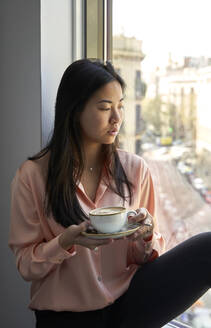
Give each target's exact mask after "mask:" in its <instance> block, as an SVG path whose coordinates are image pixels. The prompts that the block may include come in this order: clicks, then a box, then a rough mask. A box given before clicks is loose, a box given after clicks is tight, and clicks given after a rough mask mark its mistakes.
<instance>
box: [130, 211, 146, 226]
mask: <svg viewBox="0 0 211 328" xmlns="http://www.w3.org/2000/svg"><path fill="white" fill-rule="evenodd" d="M136 213H137V215H135V216H131V217H130V222H134V223H136V222H141V221H144V220H145V219H146V218H147V216H148V214H149V212H148V211H147V209H146V208H144V207H141V208H138V209H137V210H136Z"/></svg>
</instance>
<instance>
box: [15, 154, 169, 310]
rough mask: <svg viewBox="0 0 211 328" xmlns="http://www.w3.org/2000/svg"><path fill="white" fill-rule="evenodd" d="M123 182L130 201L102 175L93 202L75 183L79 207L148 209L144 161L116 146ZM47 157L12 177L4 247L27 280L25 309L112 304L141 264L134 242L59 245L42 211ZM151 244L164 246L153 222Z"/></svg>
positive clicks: (56, 230) (56, 228)
mask: <svg viewBox="0 0 211 328" xmlns="http://www.w3.org/2000/svg"><path fill="white" fill-rule="evenodd" d="M118 152H119V157H120V160H121V163H122V165H123V167H124V170H125V172H126V174H127V177H128V179H129V181H131V182H132V183H133V185H134V188H135V189H134V196H133V199H132V204H131V206H130V205H129V204H128V203H126V204H123V201H122V199H121V198H120V197H119V196H118V195H117V194H115V193H114V192H113V191H112V190H111V189H110V188H109V187H108V186H107V183H106V181H107V177H106V175H102V178H101V181H100V183H99V186H98V189H97V192H96V198H95V201H94V202H93V201H91V200H90V199H89V197H88V196H87V195H86V193H85V191H84V188H83V185H82V184H81V183H79V185H78V189H77V197H78V200H79V202H80V205H81V207H82V208H83V210H84V211H85V212H86V213H87V214H88V213H89V211H90V210H92V209H94V208H97V207H103V206H123V205H125V206H126V207H127V208H128V209H137V208H140V207H146V208H147V209H148V211H149V212H150V213H151V214H152V215H153V213H154V190H153V184H152V178H151V175H150V172H149V169H148V167H147V165H146V163H145V161H144V160H143V159H142V158H140V157H139V156H137V155H134V154H130V153H128V152H125V151H123V150H118ZM46 173H47V156H44V157H43V158H41V159H39V160H36V161H30V160H27V161H25V162H24V163H23V164H22V165H21V167H20V168H19V169H18V170H17V172H16V175H15V177H14V179H13V181H12V191H11V224H10V234H9V246H10V247H11V249H12V251H13V252H14V254H15V257H16V265H17V268H18V270H19V272H20V274H21V276H22V277H23V278H24V279H25V280H26V281H31V302H30V304H29V307H30V308H31V309H40V310H44V309H48V310H55V311H88V310H95V309H100V308H103V307H105V306H107V305H109V304H112V303H113V302H114V301H115V300H116V299H117V298H118V297H120V296H121V295H122V294H123V293H124V292H125V291H126V290H127V288H128V286H129V284H130V281H131V279H132V278H133V275H134V274H135V272H136V270H137V269H138V268H139V266H140V265H141V264H142V263H143V256H144V252H143V248H142V247H141V245H140V243H139V244H137V242H132V241H129V240H118V239H116V240H115V241H114V242H113V243H111V244H109V245H104V246H101V247H98V249H97V250H95V251H94V250H90V249H88V248H86V247H83V246H80V245H74V246H73V248H72V249H71V250H70V251H66V250H64V249H63V248H62V247H61V246H60V245H59V242H58V240H59V236H60V234H61V233H62V232H63V231H64V229H65V228H63V227H62V226H61V225H60V224H58V223H57V222H56V221H55V220H54V219H53V217H46V215H45V213H44V207H43V203H44V199H45V181H46ZM152 242H153V248H155V249H156V250H157V251H158V253H159V254H160V253H162V252H163V250H164V240H163V238H162V236H161V235H160V233H159V231H158V228H157V226H156V227H155V231H154V235H153V241H152Z"/></svg>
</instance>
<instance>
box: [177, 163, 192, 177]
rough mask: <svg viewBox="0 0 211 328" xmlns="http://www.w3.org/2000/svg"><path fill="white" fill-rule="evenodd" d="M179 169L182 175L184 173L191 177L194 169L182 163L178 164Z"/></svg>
mask: <svg viewBox="0 0 211 328" xmlns="http://www.w3.org/2000/svg"><path fill="white" fill-rule="evenodd" d="M177 168H178V170H179V171H180V173H182V174H187V175H189V174H192V173H193V170H192V168H191V167H190V166H189V165H186V164H185V163H184V162H182V161H181V162H179V163H178V164H177Z"/></svg>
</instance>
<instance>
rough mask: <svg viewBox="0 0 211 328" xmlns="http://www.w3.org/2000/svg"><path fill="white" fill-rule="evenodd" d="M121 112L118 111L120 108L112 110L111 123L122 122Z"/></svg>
mask: <svg viewBox="0 0 211 328" xmlns="http://www.w3.org/2000/svg"><path fill="white" fill-rule="evenodd" d="M121 119H122V117H121V113H120V112H119V111H118V109H113V110H112V111H111V117H110V123H111V124H115V123H119V122H121Z"/></svg>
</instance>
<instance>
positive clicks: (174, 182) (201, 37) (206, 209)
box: [112, 0, 211, 328]
mask: <svg viewBox="0 0 211 328" xmlns="http://www.w3.org/2000/svg"><path fill="white" fill-rule="evenodd" d="M131 4H132V6H131ZM189 6H190V1H189V0H177V1H176V0H175V1H169V0H162V1H161V0H148V1H140V0H133V1H132V3H131V2H129V1H128V0H113V13H112V14H113V63H114V66H115V67H117V68H118V69H120V72H121V75H122V77H123V78H124V79H125V81H126V84H127V89H126V98H125V123H124V135H123V137H122V139H121V142H122V146H124V148H126V149H128V150H129V151H132V152H134V153H136V154H139V155H141V156H143V157H144V159H145V160H146V161H147V163H148V165H149V166H150V168H151V171H152V173H153V179H154V181H155V184H156V185H157V195H156V202H157V204H158V206H157V210H156V211H157V213H156V216H157V217H159V220H160V221H163V223H164V224H162V226H164V227H165V230H163V231H162V229H161V231H162V233H163V235H164V236H165V238H166V241H167V249H168V248H169V249H170V248H172V247H173V246H175V245H176V244H178V243H180V242H181V241H183V240H185V239H186V238H187V237H189V236H191V235H193V234H196V233H197V232H200V231H207V230H210V229H211V222H210V219H209V218H210V217H211V198H210V197H209V195H210V194H211V169H210V168H211V117H210V116H211V111H210V108H211V97H210V89H211V46H210V44H209V45H208V43H207V40H209V38H210V36H209V31H210V29H211V21H210V17H209V14H208V13H209V11H210V10H209V1H204V0H196V1H194V2H193V1H192V2H191V11H190V7H189ZM172 8H173V9H172ZM172 10H173V12H174V14H173V15H172ZM178 21H179V24H178ZM196 22H197V24H196ZM193 36H194V37H193ZM164 167H165V170H164V169H163V168H164ZM167 221H168V224H166V222H167ZM169 222H170V224H169ZM167 227H169V230H168V229H166V228H167ZM210 302H211V291H208V292H207V294H206V295H205V296H204V297H202V298H201V299H200V300H199V301H198V302H197V303H196V304H195V305H194V307H191V308H190V309H188V310H187V311H186V312H185V313H184V315H183V316H181V317H180V320H181V321H183V322H186V323H189V324H190V325H191V326H193V327H202V326H203V327H206V328H208V327H211V319H210V316H211V312H210V310H209V307H210V306H209V304H210ZM195 309H196V310H198V313H199V312H200V309H202V310H203V311H204V313H206V315H207V316H206V319H205V318H203V317H202V315H201V316H200V315H199V314H198V315H195V317H194V318H193V314H194V313H195V311H196V310H195ZM201 312H202V311H201ZM191 316H192V319H191Z"/></svg>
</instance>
